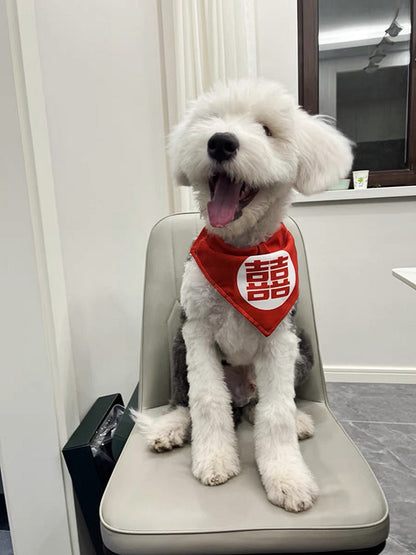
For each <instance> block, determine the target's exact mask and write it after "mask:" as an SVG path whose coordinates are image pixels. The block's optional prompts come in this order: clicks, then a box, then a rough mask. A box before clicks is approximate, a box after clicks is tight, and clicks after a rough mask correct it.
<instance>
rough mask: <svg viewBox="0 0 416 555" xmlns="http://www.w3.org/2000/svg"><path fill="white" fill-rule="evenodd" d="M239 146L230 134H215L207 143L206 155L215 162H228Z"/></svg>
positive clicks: (235, 138) (234, 137)
mask: <svg viewBox="0 0 416 555" xmlns="http://www.w3.org/2000/svg"><path fill="white" fill-rule="evenodd" d="M239 146H240V143H239V142H238V139H237V137H236V136H235V135H233V134H232V133H215V135H212V137H211V138H210V140H209V141H208V154H209V156H210V157H211V158H214V160H217V162H223V161H224V160H229V159H230V158H232V157H233V156H234V155H235V153H236V152H237V148H238V147H239Z"/></svg>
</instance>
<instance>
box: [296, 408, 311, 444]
mask: <svg viewBox="0 0 416 555" xmlns="http://www.w3.org/2000/svg"><path fill="white" fill-rule="evenodd" d="M296 431H297V434H298V439H299V440H302V439H307V438H308V437H312V436H313V434H314V432H315V426H314V424H313V420H312V416H309V414H306V412H303V411H301V410H299V409H297V410H296Z"/></svg>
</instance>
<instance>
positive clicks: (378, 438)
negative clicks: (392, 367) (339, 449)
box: [327, 383, 416, 555]
mask: <svg viewBox="0 0 416 555" xmlns="http://www.w3.org/2000/svg"><path fill="white" fill-rule="evenodd" d="M327 389H328V397H329V404H330V406H331V408H332V410H333V412H334V414H335V415H336V417H337V418H338V420H339V422H340V423H341V424H342V426H343V427H344V429H345V431H346V432H347V433H348V435H349V436H350V437H351V438H352V439H353V440H354V442H355V443H356V445H357V446H358V447H359V449H360V451H361V452H362V454H363V455H364V457H365V458H366V459H367V461H368V463H369V464H370V465H371V467H372V469H373V471H374V473H375V475H376V476H377V479H378V481H379V482H380V485H381V487H382V488H383V490H384V493H385V495H386V497H387V501H388V504H389V511H390V519H391V525H390V536H389V539H388V541H387V545H386V548H385V550H384V551H383V555H416V385H397V384H358V383H357V384H346V383H328V384H327Z"/></svg>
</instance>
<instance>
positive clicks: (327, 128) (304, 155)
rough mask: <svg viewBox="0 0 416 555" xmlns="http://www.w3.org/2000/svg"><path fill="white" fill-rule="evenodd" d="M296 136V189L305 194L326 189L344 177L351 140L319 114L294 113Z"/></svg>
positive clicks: (351, 157) (349, 166)
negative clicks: (297, 161)
mask: <svg viewBox="0 0 416 555" xmlns="http://www.w3.org/2000/svg"><path fill="white" fill-rule="evenodd" d="M296 118H297V121H296V125H295V129H296V131H295V135H296V143H297V145H296V146H297V148H298V151H299V165H298V173H297V181H296V183H295V184H294V187H295V189H297V190H298V191H299V192H300V193H302V194H304V195H312V194H313V193H319V192H321V191H325V190H326V189H328V188H329V187H331V185H335V183H336V182H337V181H338V180H339V179H341V178H343V177H345V176H346V175H347V174H348V173H349V171H350V169H351V166H352V160H353V155H352V150H351V147H352V143H351V141H350V140H349V139H347V137H345V136H344V135H343V134H342V133H340V132H339V131H338V130H337V129H336V128H335V127H333V126H332V125H331V124H330V123H328V122H327V121H325V119H324V118H323V117H322V116H310V115H309V114H307V113H306V112H304V111H303V110H301V109H298V110H297V112H296Z"/></svg>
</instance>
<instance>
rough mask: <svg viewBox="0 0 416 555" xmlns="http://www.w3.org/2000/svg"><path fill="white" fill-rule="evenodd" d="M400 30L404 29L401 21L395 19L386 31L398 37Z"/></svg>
mask: <svg viewBox="0 0 416 555" xmlns="http://www.w3.org/2000/svg"><path fill="white" fill-rule="evenodd" d="M400 31H403V27H402V26H401V25H400V24H399V23H397V21H396V20H394V21H393V23H392V24H391V25H390V27H389V28H388V29H386V33H387V34H388V35H390V36H391V37H397V35H398V34H399V33H400Z"/></svg>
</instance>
